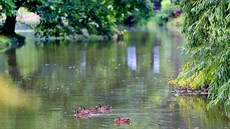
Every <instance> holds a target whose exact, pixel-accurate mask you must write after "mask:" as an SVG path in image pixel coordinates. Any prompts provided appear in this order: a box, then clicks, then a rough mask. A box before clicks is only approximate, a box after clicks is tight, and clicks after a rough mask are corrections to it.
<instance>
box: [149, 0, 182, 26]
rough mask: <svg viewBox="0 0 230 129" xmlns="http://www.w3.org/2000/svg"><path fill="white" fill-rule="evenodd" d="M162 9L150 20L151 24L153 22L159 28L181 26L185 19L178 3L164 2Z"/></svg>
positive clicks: (166, 0)
mask: <svg viewBox="0 0 230 129" xmlns="http://www.w3.org/2000/svg"><path fill="white" fill-rule="evenodd" d="M161 5H162V7H161V9H160V10H158V11H157V13H156V14H155V15H154V16H153V17H151V18H150V22H153V23H155V24H157V25H159V26H166V25H168V24H170V25H176V26H181V25H182V21H183V19H182V18H181V10H180V6H179V5H178V3H177V2H172V3H171V1H170V0H162V2H161Z"/></svg>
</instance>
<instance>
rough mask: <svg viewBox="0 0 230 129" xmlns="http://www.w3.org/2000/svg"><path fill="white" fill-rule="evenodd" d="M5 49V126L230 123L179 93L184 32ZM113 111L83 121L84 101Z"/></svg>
mask: <svg viewBox="0 0 230 129" xmlns="http://www.w3.org/2000/svg"><path fill="white" fill-rule="evenodd" d="M21 34H23V35H25V36H26V37H27V41H26V42H27V43H26V45H24V46H22V47H21V48H18V49H16V50H11V51H8V52H6V53H1V54H0V59H1V62H0V89H1V91H0V128H1V129H82V128H84V129H109V128H118V127H117V126H116V125H115V123H114V119H115V118H116V117H130V118H132V122H131V125H124V126H120V127H119V128H130V129H158V128H159V129H168V128H169V129H170V128H171V129H177V128H183V129H187V128H188V129H194V128H196V129H217V128H218V129H222V128H227V127H228V126H229V121H228V119H227V118H225V117H224V116H221V115H220V112H218V110H215V109H213V110H209V111H207V110H206V104H207V102H206V100H205V99H202V98H199V97H180V98H179V97H174V96H171V88H170V86H168V85H167V79H168V78H171V77H175V76H176V75H177V74H178V73H179V72H180V71H181V67H182V65H183V64H184V57H182V56H181V51H180V49H178V48H179V47H181V46H182V45H183V43H184V40H183V38H182V36H181V34H180V33H178V32H174V31H168V30H165V29H159V30H154V31H151V30H149V31H147V30H144V31H142V30H135V31H131V32H128V33H127V35H126V36H125V40H124V41H123V42H119V43H86V44H85V43H71V42H68V41H66V42H65V41H53V42H35V41H34V39H33V36H32V33H28V32H26V33H21ZM99 103H100V104H102V105H107V104H109V105H111V106H112V107H113V110H112V112H111V113H106V114H100V115H96V116H92V117H90V118H89V119H75V118H74V117H73V116H72V115H73V111H74V109H75V108H78V107H79V106H81V105H84V106H87V107H94V106H96V105H97V104H99Z"/></svg>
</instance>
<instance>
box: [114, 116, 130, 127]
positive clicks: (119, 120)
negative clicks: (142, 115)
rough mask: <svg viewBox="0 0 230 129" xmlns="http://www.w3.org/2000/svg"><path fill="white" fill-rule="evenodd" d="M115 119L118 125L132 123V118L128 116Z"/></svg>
mask: <svg viewBox="0 0 230 129" xmlns="http://www.w3.org/2000/svg"><path fill="white" fill-rule="evenodd" d="M114 121H115V122H116V124H117V126H120V125H126V124H130V122H131V118H127V117H124V118H120V117H117V118H116V119H115V120H114Z"/></svg>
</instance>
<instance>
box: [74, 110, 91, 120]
mask: <svg viewBox="0 0 230 129" xmlns="http://www.w3.org/2000/svg"><path fill="white" fill-rule="evenodd" d="M89 115H90V113H87V112H79V111H78V110H77V111H76V113H75V114H74V116H75V117H77V118H83V119H87V118H88V117H89Z"/></svg>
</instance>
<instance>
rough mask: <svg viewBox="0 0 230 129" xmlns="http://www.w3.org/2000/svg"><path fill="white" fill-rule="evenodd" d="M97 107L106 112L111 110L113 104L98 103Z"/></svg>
mask: <svg viewBox="0 0 230 129" xmlns="http://www.w3.org/2000/svg"><path fill="white" fill-rule="evenodd" d="M96 108H98V110H99V111H100V112H106V111H110V110H111V109H112V106H110V105H106V106H101V104H98V105H97V106H96Z"/></svg>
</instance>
